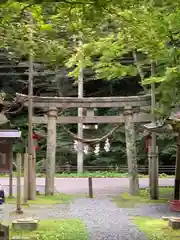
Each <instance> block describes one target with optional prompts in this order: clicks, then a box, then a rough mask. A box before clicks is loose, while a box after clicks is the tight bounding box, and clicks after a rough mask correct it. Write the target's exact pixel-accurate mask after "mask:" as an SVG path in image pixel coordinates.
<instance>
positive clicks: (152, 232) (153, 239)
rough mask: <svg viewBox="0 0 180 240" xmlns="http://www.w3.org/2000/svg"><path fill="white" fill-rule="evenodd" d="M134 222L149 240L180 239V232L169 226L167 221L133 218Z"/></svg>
mask: <svg viewBox="0 0 180 240" xmlns="http://www.w3.org/2000/svg"><path fill="white" fill-rule="evenodd" d="M133 222H134V223H135V224H136V225H137V227H138V228H139V230H140V231H142V232H144V233H145V235H146V236H147V237H148V239H149V240H170V239H176V238H178V237H179V230H173V229H171V228H169V227H168V226H167V224H168V223H167V221H164V220H162V219H156V218H150V217H133Z"/></svg>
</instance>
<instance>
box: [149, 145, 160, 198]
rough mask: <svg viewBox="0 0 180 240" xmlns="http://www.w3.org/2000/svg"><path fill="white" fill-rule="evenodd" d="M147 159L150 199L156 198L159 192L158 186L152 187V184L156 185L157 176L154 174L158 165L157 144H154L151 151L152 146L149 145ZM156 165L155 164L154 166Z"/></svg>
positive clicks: (156, 172) (156, 173)
mask: <svg viewBox="0 0 180 240" xmlns="http://www.w3.org/2000/svg"><path fill="white" fill-rule="evenodd" d="M148 160H149V167H148V169H149V192H150V199H154V200H156V199H158V197H159V192H158V188H157V187H156V188H154V186H158V178H156V176H157V175H158V172H159V171H158V165H159V159H158V146H156V151H155V152H154V151H153V147H152V146H151V145H150V146H149V151H148ZM155 165H156V166H155Z"/></svg>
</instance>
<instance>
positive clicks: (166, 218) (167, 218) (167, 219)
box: [162, 217, 171, 221]
mask: <svg viewBox="0 0 180 240" xmlns="http://www.w3.org/2000/svg"><path fill="white" fill-rule="evenodd" d="M170 218H171V217H162V220H164V221H169V219H170Z"/></svg>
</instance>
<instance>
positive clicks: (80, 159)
mask: <svg viewBox="0 0 180 240" xmlns="http://www.w3.org/2000/svg"><path fill="white" fill-rule="evenodd" d="M80 45H82V43H81V42H80ZM81 55H82V54H81ZM79 65H80V70H79V76H78V98H82V97H83V88H84V86H83V85H84V84H83V77H84V69H83V56H81V59H80V60H79ZM82 116H83V108H78V117H82ZM78 137H79V138H83V124H82V123H78ZM83 158H84V152H83V144H82V143H81V142H79V150H78V152H77V170H78V173H82V172H83V170H84V159H83Z"/></svg>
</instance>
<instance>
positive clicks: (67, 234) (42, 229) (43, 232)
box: [12, 219, 88, 240]
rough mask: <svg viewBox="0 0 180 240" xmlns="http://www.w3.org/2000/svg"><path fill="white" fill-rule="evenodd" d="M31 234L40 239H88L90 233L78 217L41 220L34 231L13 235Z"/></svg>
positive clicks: (14, 233) (14, 234)
mask: <svg viewBox="0 0 180 240" xmlns="http://www.w3.org/2000/svg"><path fill="white" fill-rule="evenodd" d="M17 234H18V235H19V236H24V237H25V236H28V237H29V236H31V237H32V238H36V239H38V240H47V239H49V240H55V239H62V240H63V239H64V240H74V239H79V240H87V239H88V234H87V230H86V227H85V225H84V224H83V223H82V222H81V221H80V220H77V219H66V220H63V219H48V220H41V221H40V223H39V227H38V229H37V230H36V231H33V232H25V233H23V232H22V233H21V232H13V233H12V235H13V236H17Z"/></svg>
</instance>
